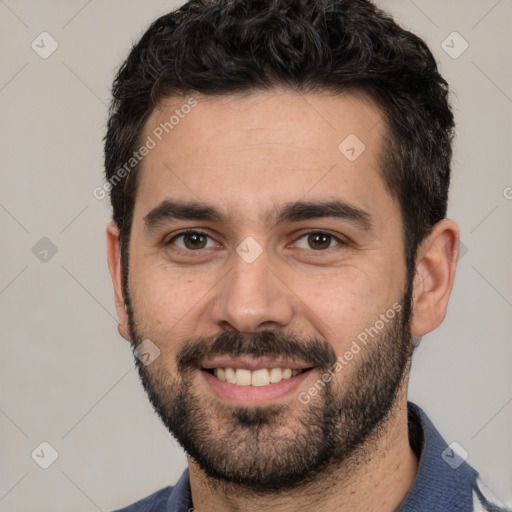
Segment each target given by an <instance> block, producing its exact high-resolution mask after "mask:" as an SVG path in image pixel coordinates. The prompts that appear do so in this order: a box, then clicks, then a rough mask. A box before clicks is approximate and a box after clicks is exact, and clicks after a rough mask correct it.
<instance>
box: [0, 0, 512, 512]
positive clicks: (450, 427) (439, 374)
mask: <svg viewBox="0 0 512 512" xmlns="http://www.w3.org/2000/svg"><path fill="white" fill-rule="evenodd" d="M180 3H181V2H180ZM379 4H380V5H381V6H382V7H384V8H385V9H388V10H389V11H391V12H392V13H393V14H394V15H395V16H396V19H397V20H398V21H399V22H401V23H402V24H403V25H404V26H406V27H409V28H410V29H411V30H413V31H414V32H416V33H418V34H419V35H420V36H422V37H424V38H425V39H426V40H427V42H428V43H429V45H430V46H431V48H432V51H433V52H434V54H435V55H436V58H437V59H438V61H439V63H440V66H441V69H442V72H443V73H444V75H445V76H446V78H447V79H448V81H449V82H450V84H451V87H452V91H453V95H452V101H453V105H454V108H455V113H456V119H457V123H458V138H457V141H456V146H455V158H454V166H453V170H454V177H453V187H452V191H451V206H450V216H451V217H453V218H454V219H456V220H457V221H458V223H459V225H460V228H461V233H462V241H463V244H464V246H465V248H467V253H465V254H463V256H462V258H461V260H460V266H459V269H458V274H457V278H456V284H455V290H454V292H453V296H452V300H451V305H450V308H449V312H448V316H447V318H446V321H445V322H444V324H443V325H442V326H441V327H440V328H439V329H437V330H436V331H435V332H434V333H432V334H430V335H428V336H426V337H425V338H424V339H423V342H422V344H421V346H420V348H419V349H418V351H417V353H416V355H415V359H414V363H413V372H412V382H411V388H410V397H411V399H413V400H414V401H416V402H417V403H419V404H420V405H421V406H422V407H423V408H424V409H426V411H427V412H428V413H429V414H430V416H431V418H432V419H433V420H434V422H435V423H436V425H437V427H438V428H439V429H440V430H441V432H442V433H443V435H444V436H445V438H446V440H447V441H448V442H452V441H457V442H458V443H459V444H460V445H461V446H462V447H464V449H465V450H466V451H467V452H468V453H469V458H468V460H469V462H470V463H471V464H473V465H474V466H475V467H476V468H478V469H479V470H480V472H481V473H482V475H483V477H484V478H485V481H486V483H487V485H488V487H489V489H488V492H489V493H490V494H491V495H494V496H495V500H496V501H498V502H499V501H500V500H501V502H505V503H507V504H511V503H512V462H511V461H512V441H511V438H510V431H511V425H512V385H511V378H510V375H511V374H512V371H511V370H512V368H511V366H512V357H511V355H512V348H511V347H512V345H511V343H510V328H511V320H510V319H511V313H512V279H511V277H512V265H511V261H512V242H511V233H512V229H511V228H512V199H511V198H512V188H510V187H512V174H511V171H510V157H511V142H512V140H511V132H512V130H511V122H512V121H511V120H512V116H511V110H512V108H511V107H512V76H511V67H510V57H511V55H510V54H511V51H510V50H511V42H512V41H511V31H510V22H511V19H512V16H511V15H512V1H511V0H501V1H497V0H481V1H478V2H474V1H469V0H468V1H456V0H452V1H450V2H447V1H444V0H415V1H412V0H398V1H391V0H382V1H381V2H379ZM176 5H178V3H177V2H170V1H163V0H152V1H144V2H142V1H138V2H136V1H134V0H130V1H128V0H108V1H99V0H89V1H86V0H73V1H70V0H66V1H64V0H60V1H59V0H52V1H49V0H47V1H35V0H32V1H28V0H0V34H1V39H2V44H1V46H0V54H1V59H2V60H1V62H2V66H1V68H0V111H1V120H2V132H1V137H0V145H1V146H0V150H1V152H0V155H1V164H0V165H1V187H0V227H1V243H2V251H1V267H0V314H1V322H0V330H1V340H2V356H1V359H0V365H1V377H0V378H1V382H0V393H1V400H0V430H1V434H0V443H1V457H2V463H1V466H0V471H1V473H0V475H1V478H0V510H2V511H13V512H14V511H25V512H27V511H33V510H37V511H40V512H45V511H48V512H49V511H52V512H59V511H69V510H73V511H78V510H81V511H96V510H102V511H107V510H111V509H113V508H116V507H119V506H121V505H126V504H128V503H130V502H131V501H134V500H136V499H138V498H141V497H142V496H145V495H147V494H149V493H150V492H152V491H154V490H156V489H157V488H160V487H162V486H165V485H168V484H172V483H174V482H175V481H176V480H177V478H178V477H179V475H180V474H181V472H182V470H183V469H184V467H185V458H184V455H183V453H182V452H181V450H180V449H179V448H178V447H177V446H176V443H175V442H174V441H173V440H172V438H171V437H170V435H169V434H168V433H167V432H166V430H165V429H164V427H163V426H161V424H160V422H159V420H158V419H157V417H156V416H155V415H154V414H153V413H152V410H151V408H150V406H149V404H148V402H147V400H146V397H145V395H144V393H143V391H142V389H141V387H140V385H139V382H138V378H137V375H136V373H135V371H134V365H133V360H132V355H131V352H130V349H129V345H128V343H127V342H125V341H123V340H122V339H121V338H120V337H119V336H118V334H117V329H116V326H117V323H116V315H115V310H114V305H113V294H112V289H111V281H110V276H109V275H108V271H107V265H106V244H105V235H104V226H105V224H106V223H107V221H108V220H109V214H110V210H109V205H108V202H107V200H103V201H101V200H97V199H95V198H94V197H93V194H92V191H93V189H94V188H95V187H97V186H99V185H101V183H102V142H101V139H102V137H103V135H104V132H105V120H106V104H107V103H108V98H109V88H110V85H111V82H112V78H113V74H114V70H115V69H116V68H117V67H118V66H119V64H120V63H121V61H122V59H123V58H124V57H125V56H126V55H127V52H128V50H129V48H130V46H131V44H132V41H133V40H134V39H135V38H138V37H139V36H140V35H141V33H142V32H143V31H144V29H145V28H146V27H147V25H148V23H149V22H150V21H152V20H153V19H154V18H156V17H157V16H159V15H160V14H163V13H165V12H167V11H169V10H171V8H173V7H174V6H176ZM43 31H47V32H49V33H50V34H51V36H52V37H53V38H54V39H55V40H56V41H57V43H58V48H57V50H56V51H55V52H54V53H53V54H52V55H50V56H49V57H48V58H46V59H43V58H42V57H40V55H39V54H38V53H36V51H34V50H33V49H32V47H31V43H32V41H35V44H38V45H39V48H38V51H39V52H44V51H48V50H49V49H51V41H50V40H49V39H47V36H39V35H40V34H41V33H42V32H43ZM454 31H456V32H458V33H459V34H460V36H461V37H462V38H463V39H461V38H460V37H459V36H458V35H453V34H452V32H454ZM43 37H44V38H46V39H44V40H43V42H41V39H42V38H43ZM443 41H445V42H444V43H443ZM464 41H467V43H468V45H469V46H468V48H467V49H466V51H465V52H464V53H462V54H461V55H458V53H460V51H461V50H462V49H463V48H464V46H465V43H464ZM43 46H44V47H43ZM450 53H451V55H450ZM454 56H456V57H457V58H454ZM507 197H508V199H507ZM43 237H47V238H48V239H49V240H51V243H52V244H53V245H49V242H48V240H43V241H40V240H41V239H42V238H43ZM34 247H35V249H33V248H34ZM55 249H57V252H56V254H53V252H52V250H53V251H55ZM45 251H47V252H45ZM43 441H46V442H48V443H50V445H51V446H52V447H53V448H54V449H55V450H56V451H57V452H58V458H57V459H56V460H55V462H54V463H53V464H52V465H51V466H50V467H49V468H48V469H42V468H41V467H40V466H39V465H38V464H37V463H36V461H37V462H38V463H40V464H41V463H42V464H44V463H45V462H46V463H48V462H51V450H50V449H48V448H44V446H43V448H42V450H43V451H41V448H38V447H39V445H40V443H41V442H43ZM36 448H38V449H37V450H36ZM34 450H36V451H35V455H34V457H33V458H32V457H31V453H33V452H34ZM37 454H39V455H37Z"/></svg>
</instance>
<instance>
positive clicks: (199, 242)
mask: <svg viewBox="0 0 512 512" xmlns="http://www.w3.org/2000/svg"><path fill="white" fill-rule="evenodd" d="M167 245H175V246H176V247H178V248H179V249H182V250H184V251H198V250H200V249H209V248H211V247H218V244H216V243H215V242H214V241H213V240H212V239H211V237H210V236H208V235H207V234H206V233H202V232H201V231H185V232H182V233H179V234H177V235H176V236H174V237H173V238H171V239H170V240H169V242H167Z"/></svg>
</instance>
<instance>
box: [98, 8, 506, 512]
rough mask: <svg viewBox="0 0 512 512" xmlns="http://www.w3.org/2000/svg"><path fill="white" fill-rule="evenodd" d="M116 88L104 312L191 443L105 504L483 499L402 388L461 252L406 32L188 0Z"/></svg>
mask: <svg viewBox="0 0 512 512" xmlns="http://www.w3.org/2000/svg"><path fill="white" fill-rule="evenodd" d="M113 96H114V101H113V104H112V108H111V112H110V118H109V123H108V131H107V135H106V140H105V164H106V174H107V180H108V181H107V183H108V187H109V188H110V189H111V191H110V194H111V201H112V205H113V222H112V223H111V224H110V225H109V226H108V228H107V239H108V262H109V268H110V272H111V275H112V279H113V283H114V289H115V296H116V306H117V311H118V315H119V332H120V334H121V335H122V336H123V337H124V338H125V339H126V340H128V341H130V342H131V343H132V346H133V349H134V352H135V355H136V356H137V357H136V359H135V360H136V363H137V367H138V370H139V374H140V377H141V380H142V383H143V385H144V388H145V389H146V391H147V393H148V396H149V398H150V400H151V402H152V404H153V406H154V408H155V410H156V411H157V413H158V414H159V416H160V417H161V419H162V421H163V423H164V424H165V425H166V426H167V427H168V429H169V431H170V432H171V433H172V434H173V435H174V436H175V437H176V439H177V440H178V441H179V442H180V444H181V445H182V446H183V448H184V450H185V451H186V453H187V456H188V469H187V470H186V471H185V473H184V474H183V476H182V477H181V479H180V480H179V482H178V483H177V485H176V486H175V487H174V488H172V487H167V488H165V489H162V490H160V491H158V492H156V493H155V494H153V495H152V496H150V497H148V498H146V499H144V500H142V501H140V502H138V503H136V504H134V505H132V506H130V507H128V508H126V509H124V510H126V511H136V510H137V511H143V510H144V511H188V510H196V511H198V512H203V511H214V512H216V511H221V510H222V511H230V510H233V511H234V510H242V511H256V510H258V511H259V510H272V511H276V512H279V511H296V510H309V509H315V510H322V511H327V512H329V511H334V510H350V511H365V512H367V511H377V510H378V511H393V510H399V511H402V512H403V511H429V512H431V511H469V510H498V508H497V507H496V506H494V505H491V504H490V503H489V502H488V501H487V500H486V498H485V497H484V496H483V494H482V491H481V490H480V487H479V486H478V482H477V473H476V472H475V470H474V469H472V468H471V467H470V466H469V465H468V464H466V463H465V462H463V460H462V458H461V457H460V456H459V455H457V454H456V453H455V452H454V451H453V450H452V449H451V448H450V447H447V444H446V443H445V441H444V440H443V439H442V437H441V436H440V434H439V433H438V432H437V431H436V429H435V428H434V426H433V425H432V423H431V422H430V421H429V419H428V417H427V416H426V414H425V413H424V412H423V411H422V410H421V409H420V408H419V407H417V406H416V405H414V404H411V403H408V402H407V384H408V375H409V370H410V363H411V357H412V352H413V347H414V346H415V344H416V343H418V341H419V339H420V338H421V336H423V335H424V334H426V333H428V332H430V331H432V330H433V329H435V328H436V327H437V326H438V325H439V324H440V323H441V322H442V321H443V318H444V316H445V313H446V308H447V303H448V299H449V296H450V292H451V290H452V286H453V281H454V275H455V267H456V261H457V255H458V228H457V225H456V224H455V222H453V221H452V220H449V219H446V218H445V217H446V208H447V197H448V186H449V179H450V159H451V139H452V135H453V128H454V123H453V116H452V113H451V110H450V107H449V104H448V100H447V96H448V86H447V84H446V82H445V81H444V80H443V78H442V77H441V76H440V74H439V73H438V70H437V67H436V64H435V61H434V58H433V56H432V54H431V53H430V51H429V50H428V48H427V47H426V46H425V44H424V43H423V42H422V41H421V40H420V39H419V38H418V37H416V36H415V35H413V34H411V33H409V32H407V31H405V30H403V29H401V28H400V27H398V26H397V25H396V24H395V23H394V21H393V20H392V19H391V18H390V17H389V16H388V15H386V14H384V13H383V12H381V11H380V10H378V9H377V8H376V7H375V6H373V5H372V4H371V3H370V2H367V1H362V0H360V1H354V0H350V1H348V0H347V1H345V0H337V1H332V0H331V1H328V0H306V1H298V0H272V1H270V0H261V1H257V2H243V1H240V0H218V1H207V0H203V1H201V0H191V1H190V2H188V3H186V4H185V5H184V6H183V7H181V8H180V9H179V10H177V11H175V12H172V13H170V14H168V15H166V16H163V17H161V18H160V19H158V20H157V21H156V22H155V23H154V24H153V25H152V26H151V27H150V28H149V29H148V31H147V32H146V33H145V34H144V36H143V37H142V39H141V40H140V42H139V43H138V44H137V45H136V46H135V47H134V48H133V49H132V51H131V53H130V55H129V56H128V59H127V60H126V62H125V63H124V64H123V66H122V67H121V69H120V71H119V73H118V75H117V77H116V80H115V83H114V87H113ZM443 454H444V455H443ZM447 459H452V460H453V462H451V460H448V462H450V463H448V462H446V460H447Z"/></svg>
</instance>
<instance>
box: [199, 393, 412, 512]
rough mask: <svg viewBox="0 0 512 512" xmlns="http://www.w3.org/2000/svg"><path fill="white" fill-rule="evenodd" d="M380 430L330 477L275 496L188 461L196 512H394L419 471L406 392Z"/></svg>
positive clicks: (331, 469)
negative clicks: (221, 479)
mask: <svg viewBox="0 0 512 512" xmlns="http://www.w3.org/2000/svg"><path fill="white" fill-rule="evenodd" d="M379 431H380V432H381V434H379V435H378V436H375V438H374V439H370V440H368V441H367V442H366V443H365V444H364V446H362V447H361V448H360V449H359V450H358V451H357V453H354V454H353V455H352V457H351V459H350V460H349V461H344V462H343V463H342V464H341V465H340V466H338V467H336V468H329V472H328V474H323V475H321V477H320V478H318V479H317V480H316V481H315V482H313V483H310V484H308V485H307V486H304V487H301V488H300V489H297V490H292V491H288V490H287V491H284V492H277V493H273V494H265V495H262V494H255V493H251V492H250V491H248V490H247V489H241V488H240V487H239V486H237V485H235V484H230V483H226V482H219V481H218V480H215V481H214V480H212V479H211V478H209V477H207V476H206V475H205V474H204V473H203V472H202V470H201V469H200V468H199V467H198V466H197V464H196V463H195V462H194V461H193V460H192V459H190V458H189V474H190V486H191V491H192V500H193V503H194V509H195V510H196V511H197V512H203V511H211V512H221V511H222V512H235V511H244V512H253V511H254V512H256V511H260V510H272V511H273V512H290V511H292V510H294V511H295V510H302V509H304V510H308V509H310V510H313V509H316V510H323V511H325V512H331V511H335V510H336V511H340V510H350V511H353V512H363V511H364V512H371V511H379V512H392V511H394V510H396V509H397V508H398V506H399V504H400V503H401V501H402V500H403V499H404V498H405V496H406V494H407V492H408V491H409V489H410V488H411V486H412V483H413V481H414V478H415V476H416V472H417V468H418V460H417V457H416V455H415V453H414V452H413V450H412V449H411V446H410V444H409V436H408V425H407V399H406V395H405V394H403V395H402V396H401V397H399V398H398V400H397V402H396V403H395V407H394V408H393V409H392V410H391V411H390V414H389V415H388V418H387V420H386V424H385V425H384V426H383V428H382V429H379ZM326 473H327V472H326Z"/></svg>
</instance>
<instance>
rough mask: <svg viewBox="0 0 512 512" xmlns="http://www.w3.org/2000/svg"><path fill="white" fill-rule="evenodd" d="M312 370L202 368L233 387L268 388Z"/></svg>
mask: <svg viewBox="0 0 512 512" xmlns="http://www.w3.org/2000/svg"><path fill="white" fill-rule="evenodd" d="M311 369H312V368H305V369H303V370H295V369H292V368H275V367H274V368H258V369H256V370H248V369H246V368H231V367H229V366H228V367H225V368H222V367H217V368H213V369H212V368H203V370H204V371H206V372H208V373H209V374H210V375H214V376H215V377H217V379H219V380H221V381H223V382H229V383H230V384H234V385H235V386H257V387H263V386H270V385H272V384H277V383H279V382H281V381H283V380H288V379H291V378H292V377H295V376H297V375H300V374H301V373H304V372H307V371H309V370H311Z"/></svg>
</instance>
